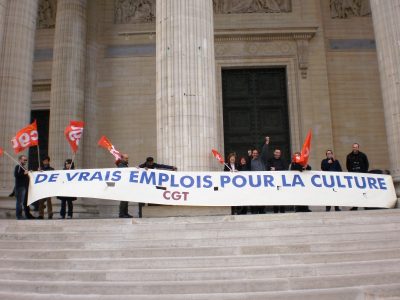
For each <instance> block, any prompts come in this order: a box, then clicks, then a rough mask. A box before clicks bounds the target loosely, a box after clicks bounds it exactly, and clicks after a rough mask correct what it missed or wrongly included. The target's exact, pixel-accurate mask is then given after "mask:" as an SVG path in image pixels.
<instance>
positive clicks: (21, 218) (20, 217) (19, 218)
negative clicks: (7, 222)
mask: <svg viewBox="0 0 400 300" xmlns="http://www.w3.org/2000/svg"><path fill="white" fill-rule="evenodd" d="M17 220H25V218H24V217H23V216H17Z"/></svg>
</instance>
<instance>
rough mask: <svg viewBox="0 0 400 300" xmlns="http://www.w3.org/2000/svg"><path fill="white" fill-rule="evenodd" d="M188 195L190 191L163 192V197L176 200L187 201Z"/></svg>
mask: <svg viewBox="0 0 400 300" xmlns="http://www.w3.org/2000/svg"><path fill="white" fill-rule="evenodd" d="M188 195H189V192H179V191H174V192H171V191H165V192H164V193H163V197H164V199H165V200H176V201H179V200H183V201H187V199H188Z"/></svg>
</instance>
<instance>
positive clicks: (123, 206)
mask: <svg viewBox="0 0 400 300" xmlns="http://www.w3.org/2000/svg"><path fill="white" fill-rule="evenodd" d="M128 164H129V157H128V154H121V158H120V159H119V160H118V165H117V167H118V168H128V167H129V166H128ZM128 204H129V202H128V201H120V202H119V217H120V218H133V216H132V215H130V214H129V209H128Z"/></svg>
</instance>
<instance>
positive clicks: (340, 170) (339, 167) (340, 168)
mask: <svg viewBox="0 0 400 300" xmlns="http://www.w3.org/2000/svg"><path fill="white" fill-rule="evenodd" d="M335 162H336V164H337V171H339V172H342V171H343V170H342V166H341V165H340V162H339V161H338V160H335Z"/></svg>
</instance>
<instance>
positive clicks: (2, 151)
mask: <svg viewBox="0 0 400 300" xmlns="http://www.w3.org/2000/svg"><path fill="white" fill-rule="evenodd" d="M3 153H4V150H3V148H1V147H0V156H2V155H3Z"/></svg>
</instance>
